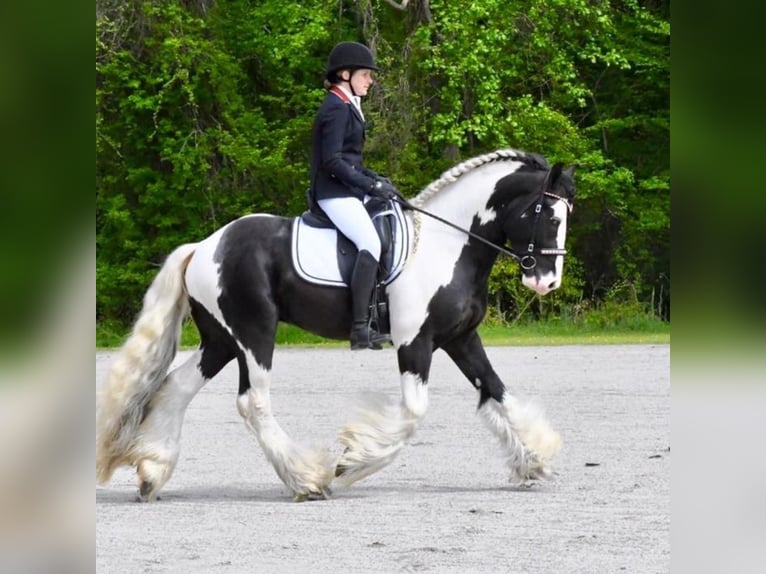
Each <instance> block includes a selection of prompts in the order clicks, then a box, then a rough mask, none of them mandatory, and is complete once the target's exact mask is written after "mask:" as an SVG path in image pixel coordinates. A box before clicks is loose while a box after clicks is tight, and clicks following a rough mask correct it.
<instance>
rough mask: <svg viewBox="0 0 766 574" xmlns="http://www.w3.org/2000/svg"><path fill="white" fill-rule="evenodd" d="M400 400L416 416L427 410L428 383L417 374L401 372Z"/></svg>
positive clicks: (423, 413) (419, 416) (420, 415)
mask: <svg viewBox="0 0 766 574" xmlns="http://www.w3.org/2000/svg"><path fill="white" fill-rule="evenodd" d="M402 401H403V402H404V406H405V407H406V408H407V410H409V411H410V412H411V413H412V414H413V415H415V416H416V417H417V418H421V417H422V416H423V415H425V414H426V410H428V385H427V384H425V383H424V382H423V379H421V378H420V376H419V375H416V374H414V373H409V372H407V373H402Z"/></svg>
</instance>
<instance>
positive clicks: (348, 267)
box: [292, 197, 411, 287]
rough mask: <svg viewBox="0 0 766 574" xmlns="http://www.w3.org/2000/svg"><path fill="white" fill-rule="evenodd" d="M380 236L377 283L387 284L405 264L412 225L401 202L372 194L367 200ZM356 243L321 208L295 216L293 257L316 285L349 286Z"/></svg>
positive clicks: (295, 265) (300, 273) (303, 274)
mask: <svg viewBox="0 0 766 574" xmlns="http://www.w3.org/2000/svg"><path fill="white" fill-rule="evenodd" d="M365 208H366V209H367V213H368V214H369V215H370V219H371V220H372V223H373V225H374V226H375V230H376V231H377V232H378V236H379V237H380V245H381V252H380V260H379V265H378V283H381V284H383V285H387V284H388V283H390V282H391V281H393V280H394V279H395V278H396V277H397V276H398V275H399V273H401V271H402V269H403V268H404V264H405V262H406V260H407V256H408V254H409V242H410V235H411V233H410V228H409V222H408V221H407V219H406V218H405V217H404V214H403V212H402V209H401V207H400V206H399V204H398V203H396V202H393V201H389V200H386V199H381V198H377V197H375V198H371V199H369V200H368V201H367V202H366V203H365ZM356 253H357V248H356V245H354V243H353V242H352V241H351V240H350V239H349V238H348V237H346V236H345V235H343V234H342V233H340V232H339V231H338V230H337V229H336V228H335V226H334V225H333V223H332V221H330V219H329V218H328V217H327V216H326V215H324V213H322V212H320V211H305V212H304V213H303V214H302V215H301V216H299V217H296V218H295V221H294V223H293V232H292V260H293V268H294V269H295V272H296V273H297V274H298V276H300V277H301V278H302V279H303V280H305V281H308V282H309V283H315V284H317V285H327V286H333V287H348V285H349V283H350V281H351V272H352V270H353V266H354V261H355V260H356Z"/></svg>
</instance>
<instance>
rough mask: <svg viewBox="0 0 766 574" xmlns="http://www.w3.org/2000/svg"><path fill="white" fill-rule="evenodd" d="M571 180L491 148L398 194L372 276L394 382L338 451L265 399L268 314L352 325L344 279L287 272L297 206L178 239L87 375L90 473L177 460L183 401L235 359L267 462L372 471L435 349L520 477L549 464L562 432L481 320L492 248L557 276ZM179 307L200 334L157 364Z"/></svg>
mask: <svg viewBox="0 0 766 574" xmlns="http://www.w3.org/2000/svg"><path fill="white" fill-rule="evenodd" d="M574 194H575V185H574V166H569V167H568V168H566V169H564V167H563V165H562V164H561V163H556V164H555V165H553V166H550V165H549V164H548V162H547V160H546V159H545V158H544V157H542V156H540V155H538V154H534V153H529V152H524V151H519V150H514V149H499V150H496V151H494V152H491V153H487V154H483V155H480V156H477V157H474V158H471V159H469V160H466V161H463V162H461V163H458V164H456V165H455V166H453V167H452V168H451V169H449V170H447V171H445V172H444V173H443V174H442V175H441V176H440V177H439V178H438V179H436V180H435V181H433V182H432V183H431V184H430V185H428V186H427V187H425V188H424V189H423V190H422V191H421V192H420V193H419V194H417V195H416V196H415V197H414V198H413V199H412V200H410V201H403V200H402V201H401V202H402V203H404V204H405V208H404V210H403V217H404V218H405V219H406V222H407V224H408V226H409V227H410V228H411V229H412V230H413V233H411V234H410V235H409V236H408V237H407V242H408V244H407V246H406V252H407V259H406V262H405V263H404V265H403V268H402V269H401V270H400V271H399V272H398V274H397V275H396V277H395V278H394V279H393V280H391V281H390V282H388V283H387V284H385V285H384V291H385V295H386V296H387V301H388V308H389V314H390V337H391V344H392V345H393V347H394V348H395V350H396V356H397V361H398V367H399V375H400V384H401V395H400V397H398V398H396V399H393V398H388V399H382V398H380V397H377V398H375V399H370V401H369V403H368V404H366V405H362V406H360V409H359V410H358V414H357V416H356V418H355V419H354V420H352V421H351V422H349V423H348V424H346V425H345V426H343V427H342V428H341V429H340V430H339V432H338V435H337V438H338V441H339V443H340V446H341V447H345V449H344V450H343V452H342V454H340V455H339V456H337V457H335V460H333V457H331V456H330V454H329V452H328V450H327V449H319V448H309V447H306V446H303V445H301V444H298V443H297V442H295V441H293V440H292V439H291V438H290V437H289V436H288V435H287V433H286V432H285V431H284V430H283V429H282V427H281V426H280V425H279V423H278V422H277V420H276V418H275V417H274V414H273V413H272V409H271V401H270V386H271V376H270V372H271V368H272V356H273V353H274V346H275V335H276V331H277V325H278V323H279V322H280V321H283V322H286V323H291V324H294V325H297V326H298V327H301V328H302V329H304V330H306V331H309V332H312V333H315V334H318V335H321V336H322V337H326V338H331V339H348V336H349V331H350V326H351V311H350V296H349V291H348V288H344V287H342V286H338V285H326V284H325V285H322V284H315V283H311V282H309V281H307V280H306V279H305V278H304V277H302V276H299V275H298V274H297V273H296V269H295V264H294V262H293V256H292V246H291V241H292V232H293V230H294V229H295V226H296V225H297V222H298V221H300V217H281V216H277V215H272V214H251V215H246V216H243V217H241V218H238V219H235V220H234V221H232V222H230V223H228V224H226V225H225V226H223V227H222V228H220V229H218V230H217V231H215V232H214V233H212V234H211V235H210V236H208V237H207V238H205V239H203V240H201V241H200V242H198V243H188V244H184V245H181V246H179V247H177V248H176V249H175V250H174V251H172V252H171V253H170V254H169V255H168V256H167V258H166V260H165V262H164V263H163V265H162V266H161V268H160V269H159V271H158V273H157V275H156V276H155V278H154V279H153V281H152V283H151V285H150V286H149V288H148V290H147V291H146V293H145V295H144V299H143V306H142V309H141V311H140V312H139V314H138V316H137V318H136V320H135V322H134V324H133V328H132V331H131V333H130V335H129V336H128V337H127V339H126V341H125V343H124V344H123V346H122V347H121V348H120V349H119V350H118V352H117V353H116V356H115V358H114V359H113V361H112V363H111V366H110V368H109V371H108V373H107V375H106V377H105V380H104V382H103V384H102V385H101V386H100V389H99V390H98V403H97V405H98V407H97V438H96V475H97V481H98V483H100V484H106V483H107V482H108V481H109V479H110V478H111V476H112V474H113V472H114V471H115V470H116V469H117V468H118V467H120V466H132V467H135V469H136V473H137V480H138V489H139V500H142V501H151V500H154V499H156V497H157V494H158V492H159V491H160V490H161V489H162V487H163V486H164V485H165V484H166V482H167V481H168V479H169V478H170V477H171V475H172V473H173V470H174V468H175V466H176V463H177V460H178V456H179V452H180V438H181V428H182V424H183V419H184V413H185V411H186V409H187V407H188V405H189V403H190V401H191V400H192V399H193V397H194V396H195V395H196V394H197V393H198V392H199V391H200V389H201V388H202V387H203V386H204V385H205V384H206V383H207V382H208V381H210V380H211V379H212V378H213V377H214V376H215V375H216V374H217V373H218V372H219V371H220V370H221V369H222V368H223V367H224V366H226V365H227V364H228V363H229V362H230V361H232V360H235V359H236V361H237V363H238V367H239V389H238V393H237V398H236V407H237V410H238V412H239V414H240V416H241V417H242V419H243V421H244V424H245V426H246V427H247V428H248V429H250V431H252V432H253V433H254V434H255V436H256V438H257V441H258V443H259V444H260V446H261V448H262V449H263V451H264V453H265V455H266V458H267V460H268V461H269V463H270V464H271V465H272V466H273V468H274V470H275V471H276V473H277V475H278V477H279V478H280V479H281V480H282V482H283V483H284V484H285V485H286V486H287V488H288V489H289V491H290V493H291V494H292V496H293V498H294V499H295V500H297V501H300V500H307V499H321V498H327V497H328V496H330V494H331V488H330V486H331V483H333V481H336V483H338V484H340V485H341V487H345V486H348V485H351V484H353V483H354V482H356V481H358V480H361V479H363V478H365V477H367V476H369V475H370V474H372V473H374V472H377V471H380V470H381V469H383V468H384V467H386V466H387V465H388V464H390V463H391V461H393V460H394V459H395V458H396V456H397V455H398V453H399V452H401V450H402V449H403V448H404V447H405V445H406V444H407V443H408V441H409V439H411V438H412V436H413V435H414V433H415V431H416V429H417V427H418V424H419V422H420V421H421V419H422V418H423V416H424V414H425V412H426V410H427V408H428V383H429V378H428V377H429V369H430V366H431V360H432V354H433V353H434V351H436V350H437V349H443V350H444V351H445V352H446V353H447V355H448V356H449V357H450V358H451V359H452V360H453V361H454V363H455V364H456V365H457V367H458V368H459V370H460V371H461V372H462V373H463V375H465V377H466V378H467V379H468V381H469V383H470V384H471V385H472V386H473V388H474V389H475V391H476V392H477V394H478V407H477V409H478V413H479V414H480V415H481V418H482V419H483V420H484V422H485V423H486V425H487V426H488V428H489V430H490V431H491V432H492V434H494V435H495V437H496V438H497V439H498V441H499V443H500V447H501V449H502V450H503V454H504V456H505V458H506V462H507V467H508V470H509V480H510V481H511V482H512V483H513V484H526V485H531V484H534V481H537V480H540V479H544V478H550V477H551V476H552V474H553V470H552V461H553V458H554V457H555V455H556V454H557V453H558V451H559V449H560V443H561V440H560V436H559V434H558V433H557V432H556V431H554V430H553V428H552V426H551V424H550V422H549V421H548V420H547V418H546V416H545V415H544V413H543V411H542V409H541V408H540V407H539V406H537V405H536V404H535V403H533V402H526V401H522V400H521V399H519V398H517V397H516V396H514V395H513V394H512V393H511V392H510V390H509V389H508V388H507V387H506V385H505V384H504V383H503V381H502V380H501V379H500V377H499V376H498V375H497V373H496V372H495V371H494V369H493V367H492V365H491V364H490V361H489V360H488V358H487V355H486V353H485V350H484V347H483V345H482V342H481V340H480V337H479V335H478V333H477V327H478V326H479V324H480V323H481V322H482V320H483V318H484V316H485V313H486V310H487V298H488V297H487V282H488V278H489V274H490V271H491V269H492V266H493V264H494V262H495V261H496V259H497V257H498V255H499V253H500V251H503V252H505V253H507V254H510V255H511V256H513V257H514V258H515V259H517V261H519V263H520V268H521V276H522V283H523V284H524V285H525V286H526V287H528V288H530V289H532V290H533V291H535V292H536V293H538V294H540V295H545V294H546V293H548V292H550V291H552V290H554V289H556V288H558V287H559V286H560V285H561V281H562V273H563V259H564V254H565V253H566V251H565V249H564V244H565V239H566V229H567V217H568V215H569V214H570V212H571V210H572V202H573V200H574ZM407 207H409V209H408V208H407ZM504 246H509V247H510V249H508V248H506V247H504ZM325 258H327V259H332V258H333V254H331V253H327V254H325ZM188 314H191V317H192V320H193V321H194V323H195V324H196V326H197V328H198V330H199V336H200V344H199V347H198V348H197V349H196V350H195V351H194V352H193V353H192V354H191V356H190V357H189V358H188V359H187V360H186V361H185V362H183V363H182V364H181V365H180V366H178V367H177V368H175V369H173V370H171V371H170V372H168V370H169V369H170V366H171V363H172V362H173V359H174V357H175V355H176V352H177V348H178V342H179V337H180V330H181V327H182V323H183V321H184V320H185V318H186V317H187V316H188ZM373 352H374V351H373ZM333 487H334V484H333Z"/></svg>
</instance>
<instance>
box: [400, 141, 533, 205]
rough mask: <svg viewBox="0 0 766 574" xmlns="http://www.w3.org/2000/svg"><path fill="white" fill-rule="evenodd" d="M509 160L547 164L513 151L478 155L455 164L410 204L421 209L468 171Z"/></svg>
mask: <svg viewBox="0 0 766 574" xmlns="http://www.w3.org/2000/svg"><path fill="white" fill-rule="evenodd" d="M510 160H517V161H521V162H524V163H532V162H534V163H537V164H541V167H547V165H548V162H547V161H545V158H543V157H542V156H539V155H537V154H530V153H527V152H524V151H519V150H515V149H510V148H508V149H499V150H496V151H493V152H490V153H485V154H484V155H479V156H476V157H474V158H471V159H468V160H466V161H464V162H462V163H459V164H457V165H456V166H454V167H451V168H450V169H448V170H447V171H445V172H444V173H443V174H441V176H440V177H439V179H437V180H436V181H433V182H431V183H430V184H429V185H428V187H426V188H424V189H423V191H421V192H420V193H419V194H418V195H416V196H415V197H414V198H412V199H411V200H410V203H412V204H413V205H415V206H416V207H422V205H423V204H424V203H425V202H426V201H428V200H429V199H431V198H432V197H433V196H434V195H436V194H437V193H439V191H441V190H442V189H443V188H444V187H445V186H446V185H448V184H450V183H453V182H455V181H457V179H458V178H459V177H460V176H462V175H465V174H466V173H468V172H469V171H472V170H474V169H476V168H477V167H481V166H482V165H485V164H488V163H492V162H495V161H510Z"/></svg>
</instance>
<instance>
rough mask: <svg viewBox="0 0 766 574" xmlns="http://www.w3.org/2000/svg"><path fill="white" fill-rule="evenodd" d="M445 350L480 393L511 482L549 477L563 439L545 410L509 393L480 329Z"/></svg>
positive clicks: (483, 412)
mask: <svg viewBox="0 0 766 574" xmlns="http://www.w3.org/2000/svg"><path fill="white" fill-rule="evenodd" d="M444 350H445V351H446V352H447V354H448V355H449V356H450V358H452V360H453V361H455V364H456V365H457V366H458V367H459V368H460V370H461V371H462V372H463V374H464V375H465V376H466V377H467V378H468V380H469V381H470V382H471V384H472V385H473V386H474V387H475V388H476V390H477V391H478V392H479V414H480V415H481V416H482V418H483V419H484V422H485V423H486V424H487V427H488V428H489V429H490V430H491V431H492V433H494V435H495V436H496V437H497V438H498V440H499V441H500V445H501V447H502V448H503V449H504V450H505V454H506V457H507V464H508V467H509V469H510V471H511V477H510V479H511V482H513V483H515V484H520V483H525V482H527V481H528V480H535V479H539V478H546V477H549V476H550V475H551V473H552V472H551V468H550V464H551V460H552V458H553V457H554V456H555V455H556V454H557V453H558V451H559V449H560V448H561V438H560V437H559V435H558V433H556V432H555V431H554V430H553V429H552V428H551V426H550V424H549V423H548V420H547V419H546V418H545V416H544V415H543V413H542V410H541V409H539V408H538V407H536V406H535V405H534V404H531V403H527V404H525V403H522V402H521V401H520V400H519V399H518V398H516V397H515V396H513V395H512V394H511V393H510V392H508V390H507V389H506V388H505V385H504V384H503V382H502V381H501V380H500V378H499V377H498V376H497V374H496V373H495V371H494V370H493V369H492V365H491V364H490V362H489V359H488V358H487V355H486V353H485V351H484V346H483V345H482V344H481V340H480V339H479V336H478V334H477V333H476V331H472V332H470V333H468V334H466V335H464V336H463V337H461V338H459V339H456V340H453V341H451V342H450V343H449V344H448V345H445V346H444Z"/></svg>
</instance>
